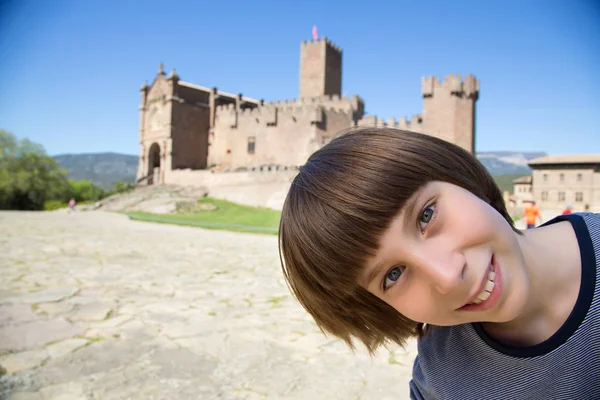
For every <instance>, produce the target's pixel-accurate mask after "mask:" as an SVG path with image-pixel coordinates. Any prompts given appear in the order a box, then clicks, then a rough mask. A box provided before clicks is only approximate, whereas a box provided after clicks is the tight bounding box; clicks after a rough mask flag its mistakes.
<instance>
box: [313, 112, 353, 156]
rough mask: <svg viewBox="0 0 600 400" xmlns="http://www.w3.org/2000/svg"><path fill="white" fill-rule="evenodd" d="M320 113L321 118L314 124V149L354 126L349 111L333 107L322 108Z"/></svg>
mask: <svg viewBox="0 0 600 400" xmlns="http://www.w3.org/2000/svg"><path fill="white" fill-rule="evenodd" d="M322 113H323V115H322V120H321V122H319V123H317V125H316V128H317V129H316V138H315V139H316V143H315V144H316V146H315V151H316V150H318V149H319V148H321V147H323V146H324V145H326V144H327V143H329V141H330V140H331V139H333V138H334V137H335V136H336V134H338V133H340V132H341V131H343V130H346V129H348V128H351V127H353V126H354V120H353V119H352V113H351V112H350V113H349V112H347V111H341V110H337V109H335V108H323V109H322ZM310 154H312V152H311V153H309V154H308V156H307V158H308V157H309V156H310Z"/></svg>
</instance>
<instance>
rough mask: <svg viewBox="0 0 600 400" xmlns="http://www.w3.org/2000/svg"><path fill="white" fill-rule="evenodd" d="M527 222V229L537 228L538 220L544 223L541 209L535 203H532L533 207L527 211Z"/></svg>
mask: <svg viewBox="0 0 600 400" xmlns="http://www.w3.org/2000/svg"><path fill="white" fill-rule="evenodd" d="M524 214H525V222H526V223H527V229H532V228H535V223H536V222H537V219H538V218H539V219H540V222H542V216H541V215H540V209H539V208H538V207H537V206H536V205H535V201H532V202H531V205H530V206H529V207H527V208H526V209H525V212H524Z"/></svg>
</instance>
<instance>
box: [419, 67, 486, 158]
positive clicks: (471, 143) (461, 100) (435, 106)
mask: <svg viewBox="0 0 600 400" xmlns="http://www.w3.org/2000/svg"><path fill="white" fill-rule="evenodd" d="M421 83H422V92H423V113H422V117H423V125H422V129H423V131H424V132H426V133H429V134H433V135H435V136H438V137H440V138H442V139H445V140H447V141H449V142H452V143H454V144H457V145H459V146H461V147H462V148H464V149H466V150H468V151H470V152H472V153H474V152H475V103H476V102H477V99H478V98H479V81H478V80H477V78H475V77H474V76H473V75H467V76H466V77H465V80H464V82H463V81H462V79H461V76H460V74H456V75H454V74H450V75H448V76H446V78H445V79H444V81H443V82H442V81H440V80H439V79H438V78H437V77H424V78H422V80H421Z"/></svg>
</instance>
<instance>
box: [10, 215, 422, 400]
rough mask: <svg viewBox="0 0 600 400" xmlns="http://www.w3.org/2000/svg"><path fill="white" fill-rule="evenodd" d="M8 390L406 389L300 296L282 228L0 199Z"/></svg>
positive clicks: (137, 394)
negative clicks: (286, 261) (234, 227)
mask: <svg viewBox="0 0 600 400" xmlns="http://www.w3.org/2000/svg"><path fill="white" fill-rule="evenodd" d="M0 232H2V233H1V234H0V271H2V273H1V274H0V365H1V366H2V367H3V369H4V370H5V373H4V376H3V377H2V378H0V398H1V399H15V400H40V399H57V400H58V399H60V400H75V399H78V400H79V399H144V400H145V399H208V400H210V399H311V400H313V399H344V400H347V399H351V400H355V399H376V400H385V399H394V400H397V399H405V398H408V382H409V379H410V373H411V368H412V362H413V359H414V356H415V353H416V350H415V347H416V346H415V343H414V342H411V343H410V345H409V347H408V351H405V350H403V349H400V348H395V347H394V348H391V349H389V350H388V349H384V350H381V351H380V352H379V353H378V354H377V356H376V357H375V358H373V359H372V358H370V357H369V356H368V355H367V354H366V352H365V351H363V350H362V348H359V349H358V350H357V352H356V354H353V353H352V352H351V351H350V350H348V349H347V348H346V347H345V346H344V345H342V344H341V343H339V342H338V341H336V340H333V339H332V338H327V337H325V336H324V335H323V334H322V333H321V332H320V331H319V330H318V329H317V327H316V326H315V324H314V323H313V322H312V321H311V319H310V318H309V317H308V315H307V314H306V313H305V312H304V311H303V309H302V308H301V307H300V306H299V305H298V303H297V302H296V301H295V300H294V299H293V298H292V297H291V296H290V294H289V292H288V289H287V287H286V285H285V282H284V281H283V279H282V275H281V270H280V267H279V258H278V254H277V238H276V237H275V236H267V235H253V234H243V233H233V232H223V231H211V230H204V229H198V228H188V227H178V226H170V225H159V224H151V223H143V222H134V221H130V220H128V219H127V218H126V217H125V216H123V215H119V214H114V213H109V212H101V211H95V212H80V213H76V214H74V215H68V214H66V213H63V212H52V213H24V212H20V213H18V212H3V213H0Z"/></svg>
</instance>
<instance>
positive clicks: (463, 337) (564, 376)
mask: <svg viewBox="0 0 600 400" xmlns="http://www.w3.org/2000/svg"><path fill="white" fill-rule="evenodd" d="M565 220H568V221H570V222H571V224H572V225H573V228H574V230H575V233H576V235H577V241H578V243H579V249H580V254H581V264H582V274H581V286H580V290H579V296H578V298H577V301H576V303H575V306H574V308H573V310H572V312H571V314H570V315H569V317H568V318H567V320H566V321H565V323H564V324H563V325H562V326H561V328H560V329H559V330H558V331H556V333H555V334H554V335H553V336H552V337H550V338H549V339H548V340H546V341H544V342H542V343H540V344H537V345H535V346H531V347H524V348H509V347H506V346H503V345H501V344H500V343H498V342H496V341H494V340H493V339H491V338H490V337H489V336H488V335H487V334H486V333H485V331H484V330H483V329H482V327H481V325H480V324H479V323H473V324H463V325H457V326H450V327H435V328H434V329H432V330H431V331H430V332H429V334H428V335H427V336H425V337H424V338H423V339H422V340H421V341H420V343H419V354H418V356H417V359H416V360H415V364H414V368H413V380H412V381H411V382H410V396H411V398H412V399H459V400H468V399H477V400H482V399H544V400H547V399H569V400H570V399H578V400H579V399H600V214H592V213H576V214H570V215H562V216H559V217H557V218H555V219H553V220H551V221H549V222H547V223H546V224H544V225H549V224H553V223H556V222H559V221H565Z"/></svg>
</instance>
